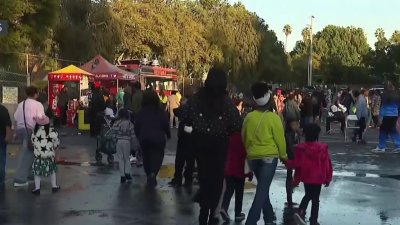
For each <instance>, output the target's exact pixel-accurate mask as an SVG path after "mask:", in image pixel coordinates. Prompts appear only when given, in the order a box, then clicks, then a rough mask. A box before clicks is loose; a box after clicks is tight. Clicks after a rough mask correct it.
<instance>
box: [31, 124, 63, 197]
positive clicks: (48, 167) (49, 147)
mask: <svg viewBox="0 0 400 225" xmlns="http://www.w3.org/2000/svg"><path fill="white" fill-rule="evenodd" d="M31 139H32V143H33V146H34V152H33V153H34V155H35V159H34V161H33V164H32V170H33V175H34V176H35V188H34V189H33V190H32V193H33V194H34V195H40V179H41V177H50V178H51V185H52V191H53V193H55V192H57V191H59V190H60V186H58V185H57V178H56V172H57V165H56V161H55V150H56V148H57V147H58V146H59V144H60V141H59V139H58V134H57V132H55V131H54V129H53V128H50V122H49V118H48V117H47V116H44V117H42V118H37V119H36V126H35V130H34V132H33V134H32V137H31Z"/></svg>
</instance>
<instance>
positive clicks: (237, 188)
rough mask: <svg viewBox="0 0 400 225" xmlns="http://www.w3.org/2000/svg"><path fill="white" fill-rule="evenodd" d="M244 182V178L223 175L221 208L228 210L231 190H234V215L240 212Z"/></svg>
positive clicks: (231, 194)
mask: <svg viewBox="0 0 400 225" xmlns="http://www.w3.org/2000/svg"><path fill="white" fill-rule="evenodd" d="M244 182H245V179H244V178H237V177H225V183H226V190H225V193H224V198H223V200H222V209H224V210H225V211H226V212H228V208H229V204H230V202H231V198H232V196H233V192H235V216H239V215H240V214H241V213H242V205H243V192H244Z"/></svg>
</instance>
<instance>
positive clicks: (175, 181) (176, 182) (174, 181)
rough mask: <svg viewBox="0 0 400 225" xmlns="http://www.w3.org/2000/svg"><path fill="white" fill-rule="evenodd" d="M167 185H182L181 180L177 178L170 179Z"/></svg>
mask: <svg viewBox="0 0 400 225" xmlns="http://www.w3.org/2000/svg"><path fill="white" fill-rule="evenodd" d="M168 185H169V186H171V187H181V186H182V181H181V180H177V179H175V178H174V179H172V180H171V181H170V182H169V183H168Z"/></svg>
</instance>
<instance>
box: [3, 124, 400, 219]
mask: <svg viewBox="0 0 400 225" xmlns="http://www.w3.org/2000/svg"><path fill="white" fill-rule="evenodd" d="M65 133H66V136H64V137H62V145H63V146H65V148H64V149H62V150H60V152H59V154H58V156H59V157H58V160H59V161H60V163H61V164H60V165H59V172H58V177H59V183H60V185H61V186H62V190H61V191H60V192H59V193H57V194H51V187H50V183H49V181H48V180H44V181H43V182H42V195H41V196H40V197H37V196H33V195H32V194H30V192H29V191H28V190H29V189H28V188H21V189H14V188H13V187H12V180H11V177H12V175H13V173H14V171H13V169H14V167H15V164H16V162H15V161H16V159H15V155H16V152H17V151H18V146H15V145H12V146H10V148H9V158H8V165H7V176H8V179H7V182H6V184H5V186H4V187H2V188H0V224H12V225H14V224H15V225H17V224H35V225H36V224H38V225H39V224H71V225H81V224H82V225H83V224H85V225H86V224H99V225H103V224H104V225H106V224H110V225H112V224H122V225H124V224H143V225H153V224H154V225H156V224H157V225H158V224H160V225H161V224H162V225H164V224H165V225H170V224H171V225H172V224H179V225H180V224H182V225H192V224H193V225H195V224H197V215H198V206H197V204H194V203H192V201H191V198H192V196H193V193H194V192H195V191H196V189H197V187H196V186H194V187H193V189H185V188H180V189H173V188H171V187H168V185H167V183H168V181H169V180H170V178H171V177H172V175H173V172H174V169H173V162H174V152H175V148H176V146H175V145H176V143H175V142H176V141H174V140H172V141H171V142H170V143H169V144H168V146H167V149H166V157H165V160H164V166H163V168H162V170H161V172H160V175H159V187H158V188H157V189H156V190H155V191H149V190H146V188H145V186H144V183H145V179H146V178H145V175H144V172H143V169H140V168H134V169H133V174H134V181H133V183H132V184H129V185H120V184H119V174H118V170H117V165H116V164H115V165H113V166H108V165H106V164H105V162H106V160H105V159H104V158H103V161H104V164H103V165H97V164H95V163H94V161H95V160H94V152H95V147H96V140H94V139H90V138H89V137H88V135H87V134H82V135H78V134H77V132H75V131H73V130H66V131H65ZM367 140H368V141H369V144H367V145H358V144H352V143H344V141H343V138H342V137H341V136H340V134H333V135H329V136H327V135H323V136H322V137H321V141H323V142H326V143H328V144H329V148H330V152H331V157H332V163H333V167H334V171H335V172H334V181H333V182H332V184H331V186H330V187H328V188H323V190H322V194H321V204H320V223H321V224H322V225H357V224H361V225H364V224H365V225H378V224H379V225H398V224H400V166H399V160H400V155H396V154H391V153H386V154H381V155H377V154H372V153H370V149H372V148H374V147H375V145H376V140H377V131H376V130H372V129H370V130H368V131H367ZM285 175H286V172H285V169H284V167H283V166H282V165H279V166H278V170H277V173H276V176H275V178H274V181H273V184H272V187H271V200H272V205H273V207H274V210H275V212H276V215H277V218H278V221H277V224H281V225H294V224H295V223H294V222H293V220H292V212H291V211H290V210H288V209H285V196H286V194H285ZM254 184H255V181H254V183H247V184H246V190H245V197H244V205H243V208H244V210H243V212H244V213H246V214H247V212H248V209H249V208H250V205H251V203H252V199H253V197H254V192H255V189H254V187H255V185H254ZM302 195H303V188H302V187H299V188H298V189H296V190H295V193H294V199H295V201H297V202H299V201H300V200H301V198H302ZM233 204H234V203H233V201H232V202H231V208H230V211H229V213H230V215H231V216H233V211H232V210H233ZM232 224H234V223H233V222H232ZM243 224H244V223H243ZM259 224H263V223H262V222H260V223H259Z"/></svg>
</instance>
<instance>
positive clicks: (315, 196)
mask: <svg viewBox="0 0 400 225" xmlns="http://www.w3.org/2000/svg"><path fill="white" fill-rule="evenodd" d="M321 187H322V185H320V184H304V189H305V192H306V193H305V195H304V197H303V200H301V203H300V206H299V210H300V212H303V213H305V211H306V210H307V207H308V203H309V202H310V201H311V202H312V206H311V217H310V222H311V223H315V222H317V221H318V212H319V196H320V194H321Z"/></svg>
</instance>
